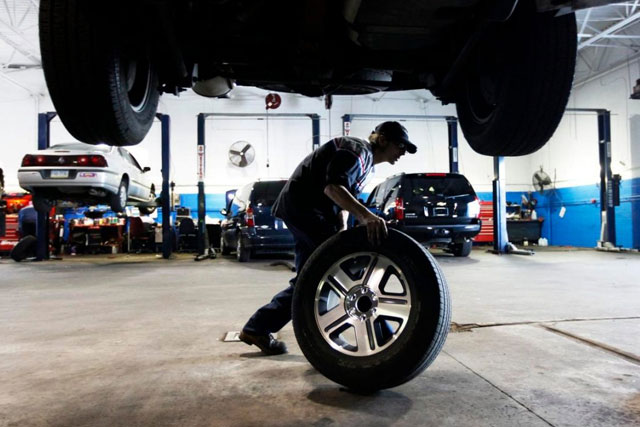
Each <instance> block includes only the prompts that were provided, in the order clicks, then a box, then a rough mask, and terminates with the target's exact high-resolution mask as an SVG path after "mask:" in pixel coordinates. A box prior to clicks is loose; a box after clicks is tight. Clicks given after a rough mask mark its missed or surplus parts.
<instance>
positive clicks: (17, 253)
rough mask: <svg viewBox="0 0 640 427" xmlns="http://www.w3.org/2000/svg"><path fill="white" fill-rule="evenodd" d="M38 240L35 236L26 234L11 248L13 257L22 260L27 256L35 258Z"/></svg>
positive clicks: (15, 259) (17, 260) (18, 260)
mask: <svg viewBox="0 0 640 427" xmlns="http://www.w3.org/2000/svg"><path fill="white" fill-rule="evenodd" d="M37 242H38V240H37V239H36V237H35V236H24V237H23V238H22V239H20V241H19V242H18V243H17V244H16V245H15V246H14V247H13V249H11V253H10V254H9V255H10V256H11V259H12V260H14V261H16V262H20V261H24V260H25V259H27V258H33V257H35V256H36V248H37Z"/></svg>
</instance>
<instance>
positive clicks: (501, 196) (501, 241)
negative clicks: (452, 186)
mask: <svg viewBox="0 0 640 427" xmlns="http://www.w3.org/2000/svg"><path fill="white" fill-rule="evenodd" d="M493 175H494V179H493V249H494V252H495V253H499V254H503V253H506V252H507V243H508V242H509V236H508V235H507V218H506V216H507V204H506V198H507V192H506V189H505V187H504V185H503V184H504V181H503V180H504V179H505V177H506V167H505V162H504V157H494V158H493Z"/></svg>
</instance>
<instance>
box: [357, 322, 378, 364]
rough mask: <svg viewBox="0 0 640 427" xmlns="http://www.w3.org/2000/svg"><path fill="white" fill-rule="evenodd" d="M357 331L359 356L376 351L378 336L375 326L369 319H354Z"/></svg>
mask: <svg viewBox="0 0 640 427" xmlns="http://www.w3.org/2000/svg"><path fill="white" fill-rule="evenodd" d="M351 324H352V325H353V328H354V329H355V333H356V342H357V345H358V349H357V351H356V354H357V355H358V356H366V355H369V354H373V353H375V350H376V338H375V336H374V334H373V326H372V325H371V322H370V320H369V319H367V320H365V321H360V320H354V321H352V323H351Z"/></svg>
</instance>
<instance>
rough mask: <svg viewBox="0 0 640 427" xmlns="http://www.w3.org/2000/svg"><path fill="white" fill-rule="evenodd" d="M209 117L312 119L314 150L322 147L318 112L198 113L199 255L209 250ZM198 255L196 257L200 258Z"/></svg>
mask: <svg viewBox="0 0 640 427" xmlns="http://www.w3.org/2000/svg"><path fill="white" fill-rule="evenodd" d="M208 117H246V118H267V117H268V118H269V119H271V118H294V117H296V118H300V117H308V118H310V119H311V132H312V133H311V135H312V150H315V149H317V148H318V147H320V116H319V115H318V114H304V113H276V114H273V113H270V114H266V113H257V114H252V113H200V114H198V257H201V256H204V255H205V250H209V245H208V244H207V242H208V237H207V233H206V227H207V226H206V221H205V214H206V201H205V192H204V176H205V157H206V156H205V141H206V129H205V122H206V119H207V118H208ZM198 257H196V259H198Z"/></svg>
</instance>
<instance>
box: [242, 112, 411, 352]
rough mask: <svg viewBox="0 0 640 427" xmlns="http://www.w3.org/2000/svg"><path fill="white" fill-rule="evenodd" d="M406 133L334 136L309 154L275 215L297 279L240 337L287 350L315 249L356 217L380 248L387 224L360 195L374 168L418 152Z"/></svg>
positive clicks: (391, 125) (393, 126)
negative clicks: (299, 290) (285, 233)
mask: <svg viewBox="0 0 640 427" xmlns="http://www.w3.org/2000/svg"><path fill="white" fill-rule="evenodd" d="M416 150H417V147H416V146H415V145H414V144H413V143H411V142H410V141H409V134H408V133H407V130H406V129H405V128H404V126H402V125H401V124H400V123H398V122H384V123H381V124H379V125H378V126H377V127H376V128H375V130H374V131H373V132H372V133H371V135H370V136H369V142H367V141H364V140H362V139H358V138H354V137H349V136H344V137H338V138H335V139H333V140H331V141H329V142H328V143H326V144H324V145H323V146H322V147H320V148H319V149H317V150H315V151H314V152H313V153H311V154H310V155H308V156H307V157H306V158H305V159H304V160H303V161H302V162H301V163H300V164H299V165H298V167H297V168H296V170H295V171H294V172H293V175H291V177H290V178H289V181H287V183H286V185H285V186H284V188H283V189H282V191H281V192H280V195H279V196H278V199H277V200H276V202H275V204H274V206H273V209H272V212H273V215H274V216H275V217H277V218H280V219H282V220H283V221H284V222H285V224H286V225H287V227H288V228H289V230H290V231H291V233H292V234H293V238H294V241H295V265H296V277H294V278H293V279H291V280H290V281H289V287H287V288H286V289H285V290H283V291H281V292H280V293H278V294H277V295H275V296H274V297H273V299H272V300H271V302H270V303H268V304H267V305H265V306H263V307H261V308H260V309H258V311H256V312H255V314H254V315H253V316H252V317H251V318H250V319H249V321H248V322H247V324H246V325H245V326H244V328H243V329H242V332H241V333H240V337H239V338H240V340H241V341H243V342H245V343H246V344H249V345H256V346H257V347H259V348H260V349H261V350H262V352H263V353H265V354H268V355H276V354H282V353H286V352H287V347H286V345H285V343H284V342H281V341H278V340H276V339H275V338H274V337H273V335H271V333H272V332H277V331H279V330H280V329H282V328H283V327H284V325H286V324H287V323H288V322H289V321H290V320H291V302H292V299H293V290H294V288H293V287H294V285H295V283H296V279H297V277H298V276H297V275H298V274H299V272H300V271H301V270H302V267H303V266H304V263H305V262H306V261H307V259H308V258H309V256H310V255H311V254H312V253H313V251H314V250H315V249H316V248H317V247H318V246H320V245H321V244H322V243H323V242H324V241H326V240H327V239H329V238H330V237H331V236H332V235H334V234H335V233H337V232H339V231H341V230H344V229H346V228H347V219H348V217H349V213H351V214H352V215H353V216H354V217H355V218H356V219H357V220H358V222H359V223H360V224H361V225H362V226H365V227H366V228H367V237H368V239H369V241H370V242H371V243H372V244H374V245H379V244H380V243H381V242H382V240H383V239H384V238H386V237H387V226H386V224H385V222H384V220H383V219H382V218H380V217H378V216H376V215H375V214H373V213H371V212H370V211H369V210H368V209H367V208H366V207H365V206H364V205H363V204H361V203H360V202H359V201H358V200H357V199H356V197H357V196H358V194H360V192H361V191H362V189H363V188H364V186H365V183H366V181H367V179H368V178H369V177H370V175H371V173H372V172H373V169H374V165H376V164H379V163H383V162H388V163H390V164H394V163H395V162H396V161H397V160H398V159H399V158H400V157H402V156H403V155H404V154H405V152H409V153H412V154H413V153H415V152H416Z"/></svg>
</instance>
